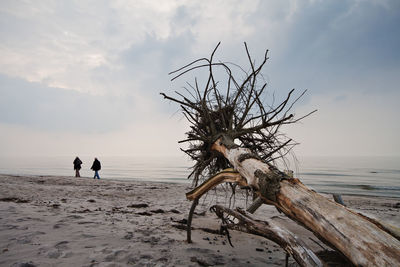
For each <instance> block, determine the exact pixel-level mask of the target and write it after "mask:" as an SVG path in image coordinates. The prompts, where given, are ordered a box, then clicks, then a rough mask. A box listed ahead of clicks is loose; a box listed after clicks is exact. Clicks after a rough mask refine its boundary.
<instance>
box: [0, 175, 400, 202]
mask: <svg viewBox="0 0 400 267" xmlns="http://www.w3.org/2000/svg"><path fill="white" fill-rule="evenodd" d="M1 176H10V177H36V178H41V177H59V178H61V177H62V178H65V179H75V178H76V177H75V176H73V175H70V176H65V175H51V174H45V175H37V174H7V173H0V177H1ZM79 178H81V179H93V177H89V176H81V177H79ZM177 179H179V178H177ZM299 179H300V181H301V178H299ZM100 180H103V181H116V182H139V183H140V182H143V183H162V184H163V183H165V184H177V185H184V186H187V187H191V181H190V180H189V179H186V178H185V179H182V182H176V181H170V180H168V181H161V180H162V179H161V180H151V179H144V178H108V177H107V178H101V179H100ZM183 181H186V182H183ZM306 186H307V185H306ZM191 188H192V187H191ZM192 189H193V188H192ZM188 191H190V190H188ZM315 192H317V193H318V194H322V195H332V194H333V193H330V192H324V191H322V192H321V191H315ZM337 194H339V195H341V196H350V197H351V196H354V197H361V198H383V199H393V200H398V201H400V195H399V196H397V197H396V196H378V195H367V194H351V193H337Z"/></svg>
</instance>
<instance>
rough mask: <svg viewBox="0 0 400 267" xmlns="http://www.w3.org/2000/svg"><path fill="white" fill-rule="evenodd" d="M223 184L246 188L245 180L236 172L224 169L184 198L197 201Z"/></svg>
mask: <svg viewBox="0 0 400 267" xmlns="http://www.w3.org/2000/svg"><path fill="white" fill-rule="evenodd" d="M225 182H232V183H237V184H239V185H242V186H247V181H246V179H244V178H243V177H242V176H241V175H240V174H239V173H238V172H237V171H234V170H233V169H225V170H223V171H221V172H219V173H217V174H216V175H214V176H212V177H211V178H209V179H207V180H206V181H205V182H203V183H202V184H201V185H199V186H198V187H196V188H195V189H193V190H192V191H190V192H188V193H186V198H187V199H188V200H194V199H198V198H200V197H201V196H202V195H203V194H205V193H207V192H208V191H210V189H212V188H214V187H215V186H217V185H219V184H221V183H225Z"/></svg>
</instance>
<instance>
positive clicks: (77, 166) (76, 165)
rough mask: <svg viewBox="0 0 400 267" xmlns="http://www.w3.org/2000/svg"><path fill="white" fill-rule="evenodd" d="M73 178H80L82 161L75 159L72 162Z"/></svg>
mask: <svg viewBox="0 0 400 267" xmlns="http://www.w3.org/2000/svg"><path fill="white" fill-rule="evenodd" d="M73 164H74V170H75V177H81V175H80V173H79V170H80V169H81V165H82V161H81V160H80V158H78V157H76V158H75V160H74V162H73Z"/></svg>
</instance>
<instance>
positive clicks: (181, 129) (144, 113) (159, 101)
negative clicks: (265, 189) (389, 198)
mask: <svg viewBox="0 0 400 267" xmlns="http://www.w3.org/2000/svg"><path fill="white" fill-rule="evenodd" d="M218 42H221V45H220V47H219V49H218V51H217V53H216V55H215V58H216V59H217V60H221V61H229V62H235V63H238V64H240V65H242V66H244V67H245V68H248V67H249V66H248V65H246V64H248V63H247V58H246V54H245V49H244V45H243V43H244V42H246V43H247V45H248V47H249V49H250V52H251V54H252V56H253V58H254V59H255V61H256V62H260V61H261V60H262V56H263V54H264V52H265V50H266V49H269V58H270V59H269V61H268V63H267V65H266V67H265V70H264V73H263V75H264V77H265V78H266V80H267V82H268V87H267V88H268V92H270V94H271V95H272V94H273V93H276V95H277V96H284V95H285V94H287V93H288V92H289V91H290V90H291V89H292V88H295V89H296V92H298V93H300V92H302V91H303V90H305V89H307V90H308V91H307V95H306V96H305V97H304V98H303V99H302V100H301V101H300V102H299V103H298V104H297V105H296V107H295V114H296V115H298V116H301V115H304V114H306V113H308V112H309V111H312V110H314V109H318V112H317V113H314V114H313V115H312V116H310V117H308V118H306V119H304V120H303V121H302V122H301V123H298V124H296V125H291V126H288V127H286V128H284V129H283V131H284V132H285V133H287V135H288V136H289V137H291V138H293V139H294V140H296V141H297V142H299V143H300V144H299V145H298V146H297V147H296V148H295V153H296V154H297V155H299V156H302V155H313V156H400V138H399V134H400V123H399V121H400V120H399V118H398V116H399V115H400V104H399V102H400V88H399V84H400V52H399V48H400V2H399V1H398V0H393V1H391V0H348V1H347V0H343V1H336V0H331V1H330V0H325V1H322V0H321V1H319V0H309V1H307V0H303V1H300V0H299V1H296V0H290V1H286V0H276V1H270V0H268V1H267V0H265V1H261V0H260V1H257V0H247V1H243V0H213V1H209V0H198V1H196V0H193V1H185V0H176V1H173V0H159V1H146V0H143V1H139V0H130V1H122V0H115V1H101V0H95V1H86V0H79V1H70V0H68V1H67V0H58V1H51V0H40V1H28V0H25V1H20V0H9V1H8V0H2V1H1V2H0V156H5V157H15V156H60V155H73V156H75V155H93V156H99V157H101V156H117V155H120V156H142V155H143V156H151V155H158V156H168V155H171V156H175V155H181V154H182V152H181V151H180V150H179V147H180V145H179V144H178V143H177V141H179V140H181V139H184V133H185V132H186V131H187V130H188V124H187V122H186V121H185V119H184V117H183V115H182V113H181V112H180V110H179V107H178V106H177V105H175V104H174V103H171V102H169V101H166V100H164V99H163V98H162V97H161V96H160V94H159V93H160V92H165V93H167V94H170V95H173V94H174V91H182V85H183V84H184V83H185V82H186V81H188V82H192V81H193V80H192V79H193V77H192V76H185V77H183V78H182V79H181V80H179V81H176V82H175V81H173V82H171V81H170V79H171V76H169V75H168V73H169V72H171V71H173V70H175V69H177V68H179V67H181V66H183V65H185V64H186V63H189V62H191V61H192V60H194V59H197V58H200V57H209V56H210V54H211V52H212V50H213V49H214V47H215V46H216V44H217V43H218ZM199 78H201V75H200V77H199Z"/></svg>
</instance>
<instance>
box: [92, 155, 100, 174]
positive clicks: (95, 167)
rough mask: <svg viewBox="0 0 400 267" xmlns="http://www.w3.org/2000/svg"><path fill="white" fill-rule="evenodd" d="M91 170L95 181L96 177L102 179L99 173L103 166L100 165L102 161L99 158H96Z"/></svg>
mask: <svg viewBox="0 0 400 267" xmlns="http://www.w3.org/2000/svg"><path fill="white" fill-rule="evenodd" d="M91 169H92V170H93V171H94V177H93V179H96V177H97V179H100V176H99V171H100V170H101V164H100V161H99V160H98V159H97V158H94V161H93V164H92V168H91Z"/></svg>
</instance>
